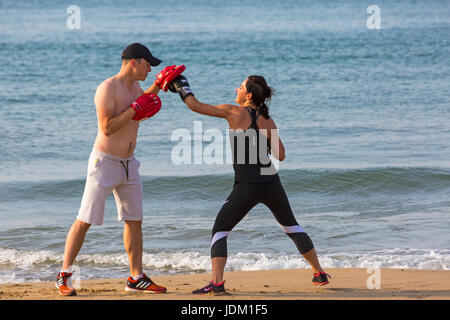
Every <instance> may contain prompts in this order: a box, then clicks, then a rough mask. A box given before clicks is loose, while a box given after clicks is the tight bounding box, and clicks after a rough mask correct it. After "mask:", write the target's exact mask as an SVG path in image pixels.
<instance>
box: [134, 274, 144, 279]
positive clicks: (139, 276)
mask: <svg viewBox="0 0 450 320" xmlns="http://www.w3.org/2000/svg"><path fill="white" fill-rule="evenodd" d="M143 276H144V274H143V273H141V274H140V275H138V276H131V277H132V278H133V280H137V279H140V278H142V277H143Z"/></svg>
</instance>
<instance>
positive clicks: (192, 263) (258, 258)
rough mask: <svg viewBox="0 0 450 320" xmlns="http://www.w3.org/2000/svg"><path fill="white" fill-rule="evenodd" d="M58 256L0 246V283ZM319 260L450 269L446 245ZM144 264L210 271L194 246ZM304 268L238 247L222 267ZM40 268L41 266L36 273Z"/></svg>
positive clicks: (120, 263) (97, 263)
mask: <svg viewBox="0 0 450 320" xmlns="http://www.w3.org/2000/svg"><path fill="white" fill-rule="evenodd" d="M62 258H63V255H62V254H58V253H55V252H53V251H49V250H41V251H32V250H17V249H9V248H0V283H10V282H17V281H22V280H24V279H26V274H27V273H29V272H30V273H33V274H35V275H34V277H33V279H32V280H31V279H30V280H27V281H45V280H46V279H48V271H49V267H54V268H55V270H56V272H57V270H58V267H59V266H60V264H61V262H62ZM319 261H320V263H321V265H322V266H323V267H324V268H369V267H377V268H404V269H425V270H449V269H450V250H446V249H401V248H394V249H383V250H377V251H371V252H366V253H325V254H319ZM143 265H144V268H145V269H147V270H151V271H152V273H155V274H160V275H167V274H174V273H175V274H183V273H203V272H211V263H210V256H209V254H207V253H201V252H195V251H189V252H173V253H144V255H143ZM76 267H77V268H79V270H81V271H82V272H83V273H84V274H85V276H86V277H87V278H89V277H93V276H96V277H99V276H100V277H101V276H102V275H103V276H104V275H105V274H108V272H109V270H121V271H122V272H123V273H125V274H126V272H127V270H128V257H127V255H126V254H125V253H106V254H80V255H79V256H78V258H77V260H76ZM305 268H309V265H308V264H307V263H306V261H305V260H304V259H302V258H301V256H299V255H298V254H288V255H286V254H275V253H260V252H253V253H242V252H239V253H236V254H230V255H229V257H228V260H227V266H226V271H256V270H275V269H305ZM11 270H13V271H11ZM39 270H44V271H45V272H44V271H43V272H42V274H41V275H40V276H39V275H37V276H36V273H38V274H39ZM55 270H53V273H55ZM109 276H110V275H109ZM40 277H41V278H40ZM24 282H25V281H24Z"/></svg>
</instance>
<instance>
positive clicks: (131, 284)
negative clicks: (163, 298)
mask: <svg viewBox="0 0 450 320" xmlns="http://www.w3.org/2000/svg"><path fill="white" fill-rule="evenodd" d="M125 291H130V292H147V293H164V292H166V291H167V288H166V287H162V286H158V285H157V284H156V283H154V282H153V281H152V280H151V279H150V278H149V277H147V275H146V274H145V273H144V275H143V277H141V278H139V279H137V280H133V278H132V277H128V279H127V286H126V287H125Z"/></svg>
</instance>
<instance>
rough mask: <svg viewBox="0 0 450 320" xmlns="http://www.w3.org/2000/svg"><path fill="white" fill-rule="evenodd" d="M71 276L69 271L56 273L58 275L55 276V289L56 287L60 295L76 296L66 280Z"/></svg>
mask: <svg viewBox="0 0 450 320" xmlns="http://www.w3.org/2000/svg"><path fill="white" fill-rule="evenodd" d="M71 276H72V273H71V272H60V273H58V276H57V277H56V283H55V286H56V289H58V292H59V294H60V295H62V296H76V295H77V292H76V291H75V289H74V288H72V287H71V286H69V284H68V280H69V278H70V277H71Z"/></svg>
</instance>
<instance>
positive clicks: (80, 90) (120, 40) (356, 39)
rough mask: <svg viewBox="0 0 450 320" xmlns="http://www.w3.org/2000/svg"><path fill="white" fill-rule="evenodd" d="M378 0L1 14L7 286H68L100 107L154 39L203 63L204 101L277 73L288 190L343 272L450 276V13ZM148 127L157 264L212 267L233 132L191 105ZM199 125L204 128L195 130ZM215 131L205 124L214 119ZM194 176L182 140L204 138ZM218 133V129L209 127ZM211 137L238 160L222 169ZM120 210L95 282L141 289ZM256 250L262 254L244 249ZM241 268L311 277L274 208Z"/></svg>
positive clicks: (149, 247) (197, 67)
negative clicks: (106, 83) (65, 256)
mask: <svg viewBox="0 0 450 320" xmlns="http://www.w3.org/2000/svg"><path fill="white" fill-rule="evenodd" d="M372 4H373V3H371V2H364V1H363V2H360V1H345V2H343V3H339V4H337V3H335V2H332V1H322V2H317V1H309V2H302V3H298V2H297V1H284V2H282V3H277V4H274V3H273V2H270V1H258V2H256V1H227V2H221V1H189V2H184V1H151V2H148V1H134V2H132V3H127V2H123V1H120V2H119V1H113V2H110V1H108V2H106V1H96V2H95V3H90V2H84V1H81V2H78V3H77V5H78V6H79V8H80V13H81V16H80V17H81V20H80V21H81V25H80V29H78V30H71V29H69V28H68V27H67V25H66V20H67V19H68V17H69V16H70V14H68V13H67V12H66V9H67V7H68V6H69V5H70V4H68V3H60V2H58V1H39V2H38V1H35V2H26V3H16V2H14V1H1V2H0V31H1V33H0V34H1V35H0V54H1V55H2V57H3V59H1V60H0V129H1V134H0V147H1V157H0V215H1V217H2V222H1V224H0V282H11V281H29V280H47V279H52V278H53V276H54V273H55V270H57V269H58V268H59V266H60V264H61V259H62V253H63V247H64V241H65V237H66V233H67V230H68V228H69V227H70V225H71V223H72V222H73V220H74V219H75V216H76V213H77V211H78V207H79V204H80V201H81V196H82V192H83V188H84V179H85V174H86V167H87V159H88V157H89V153H90V151H91V149H92V144H93V142H94V139H95V135H96V132H97V120H96V113H95V108H94V105H93V97H94V94H95V89H96V87H97V86H98V84H99V83H101V82H102V81H103V80H104V79H106V78H108V77H111V76H112V75H114V74H115V73H117V72H118V70H119V68H120V54H121V51H122V50H123V48H124V47H125V46H126V45H127V44H129V43H132V42H136V41H138V42H142V43H144V44H146V45H147V46H149V47H150V49H151V50H152V52H153V54H154V55H155V56H157V57H159V58H161V59H162V60H163V64H162V65H161V66H160V67H155V68H154V70H153V71H152V73H150V74H149V77H148V78H147V80H146V81H145V82H142V83H141V86H142V87H143V88H144V89H146V88H148V87H149V86H150V85H151V83H152V82H153V81H154V74H156V73H157V72H159V71H160V70H161V69H162V68H163V67H164V66H166V65H171V64H182V63H183V64H185V65H186V66H187V70H186V72H185V75H186V76H187V77H188V78H189V81H190V83H191V87H192V89H193V91H194V93H195V94H196V96H197V97H198V98H199V99H200V100H201V101H204V102H207V103H211V104H220V103H233V101H234V99H235V93H234V89H235V88H236V87H238V86H239V85H240V83H241V82H242V80H243V79H245V77H247V76H248V75H250V74H261V75H263V76H264V77H266V79H267V81H268V83H269V85H271V86H272V87H273V88H274V89H275V90H276V93H275V95H274V97H273V99H272V103H271V105H270V110H271V111H270V112H271V114H272V116H273V118H274V119H275V121H276V123H277V125H278V127H279V129H280V135H281V137H282V139H283V142H284V144H285V146H286V160H285V161H284V162H282V163H281V164H280V176H281V178H282V181H283V183H284V186H285V189H286V192H287V193H288V197H289V199H290V202H291V206H292V207H293V209H294V212H295V214H296V217H297V219H298V220H299V222H300V224H301V225H302V227H303V228H304V229H305V230H307V231H308V233H309V234H310V236H311V237H312V239H313V240H314V243H315V245H316V247H317V250H318V252H319V254H320V259H321V262H322V264H323V265H324V266H325V267H368V266H373V265H375V266H381V267H402V268H427V269H448V268H449V261H450V237H449V224H448V221H449V218H450V200H449V194H450V160H449V159H450V143H449V141H450V129H449V128H450V120H449V119H450V117H449V114H450V89H449V88H450V43H449V34H450V16H449V14H448V13H449V12H450V10H449V9H450V5H449V3H448V1H429V2H427V3H420V2H414V1H399V2H396V3H395V4H394V3H390V2H386V1H380V2H378V3H377V5H378V6H379V8H380V14H381V15H380V18H381V20H380V21H381V29H379V30H369V29H368V28H367V25H366V21H367V19H368V17H369V16H370V14H368V13H367V12H366V10H367V7H368V6H370V5H372ZM160 96H161V99H162V101H163V108H162V110H161V112H160V113H158V114H157V115H156V116H155V117H154V118H152V119H150V120H148V121H145V122H143V123H142V124H141V127H140V133H139V139H138V146H137V149H136V157H137V158H138V159H139V160H140V161H141V174H142V179H143V182H144V211H145V213H144V214H145V220H144V234H145V239H144V241H145V242H144V247H145V255H144V263H145V267H146V269H147V270H148V271H149V272H151V273H160V274H167V273H183V272H204V271H208V270H210V269H209V268H210V266H209V241H210V229H211V227H212V224H213V221H214V218H215V215H216V214H217V212H218V210H219V209H220V207H221V205H222V201H223V200H224V199H225V198H226V197H227V195H228V193H229V192H230V190H231V187H232V183H233V175H232V167H231V166H230V165H229V164H227V162H226V143H225V142H226V130H227V125H226V122H225V121H223V120H220V119H213V118H207V117H204V116H201V115H198V114H194V113H193V112H191V111H190V110H189V109H188V108H187V107H186V106H185V105H184V104H182V103H181V101H180V99H179V97H178V96H177V95H173V94H171V93H170V92H169V93H162V94H161V95H160ZM194 121H196V122H194ZM197 121H198V122H197ZM199 123H200V124H201V126H202V132H201V135H200V137H202V138H200V140H198V139H197V140H196V142H195V143H196V145H197V146H198V145H200V144H201V147H200V148H196V147H195V145H194V142H192V144H191V147H192V149H191V151H192V162H193V161H194V157H199V158H197V159H200V164H179V165H178V164H176V163H175V162H174V158H173V155H172V152H173V150H174V148H175V147H176V146H177V144H178V143H179V141H178V140H176V139H175V140H174V139H173V135H174V133H176V132H179V131H177V130H180V129H185V131H187V132H188V133H189V134H190V136H191V138H192V139H194V138H195V137H194V134H195V132H194V131H195V126H196V124H199ZM208 130H209V131H208ZM208 132H209V133H210V132H215V133H216V134H218V135H220V136H221V137H223V157H221V158H220V157H216V158H214V160H215V163H214V164H208V163H207V159H210V158H211V156H210V155H209V154H208V146H209V147H211V146H212V144H211V141H210V140H207V134H208ZM116 216H117V214H116V212H115V204H114V200H113V198H112V197H111V198H110V199H109V200H108V203H107V212H106V216H105V225H104V226H101V227H96V228H93V229H91V230H90V232H89V234H88V236H87V239H86V243H85V245H84V246H83V249H82V252H81V253H80V254H81V255H80V257H79V259H78V260H77V264H78V265H79V266H80V267H81V268H82V271H83V274H84V277H94V276H100V275H104V274H105V270H108V272H107V276H118V277H122V276H124V275H126V273H127V270H128V267H127V259H126V255H125V253H124V252H123V245H122V236H121V232H122V224H121V223H118V222H117V221H116ZM243 243H245V245H242V244H243ZM229 251H230V263H229V268H230V269H232V270H254V269H271V268H297V267H298V268H305V267H307V265H306V264H305V262H304V261H303V260H301V258H299V256H298V254H296V250H295V247H294V246H293V244H292V243H291V242H290V240H289V239H288V238H287V237H286V236H285V235H284V234H283V233H282V231H281V229H280V228H279V227H278V226H277V223H276V221H275V220H274V219H273V217H272V215H271V213H270V212H269V210H268V209H267V208H265V207H263V206H257V207H256V208H255V209H254V210H253V211H252V212H251V213H250V214H249V215H248V216H247V217H246V218H245V219H244V220H243V221H242V222H241V223H240V224H239V225H238V226H237V227H236V229H235V230H233V232H232V234H231V235H230V238H229Z"/></svg>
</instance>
